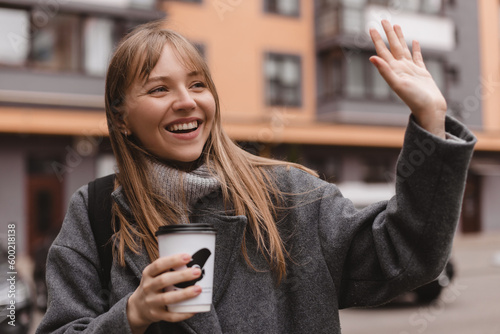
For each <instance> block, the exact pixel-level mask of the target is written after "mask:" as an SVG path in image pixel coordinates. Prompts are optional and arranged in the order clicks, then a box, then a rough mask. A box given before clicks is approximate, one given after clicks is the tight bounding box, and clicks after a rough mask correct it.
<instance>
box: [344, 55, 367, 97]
mask: <svg viewBox="0 0 500 334" xmlns="http://www.w3.org/2000/svg"><path fill="white" fill-rule="evenodd" d="M365 63H366V57H365V55H364V54H362V53H360V54H359V53H358V54H352V55H350V56H349V57H348V58H347V61H346V67H347V71H346V78H345V79H346V82H345V94H346V95H347V96H348V97H352V98H363V97H364V96H365V94H366V87H365V82H366V80H365V73H366V70H365Z"/></svg>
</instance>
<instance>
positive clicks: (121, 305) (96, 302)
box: [36, 186, 131, 334]
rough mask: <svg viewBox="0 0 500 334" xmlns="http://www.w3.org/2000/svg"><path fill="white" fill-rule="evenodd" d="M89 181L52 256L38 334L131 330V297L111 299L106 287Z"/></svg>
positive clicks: (75, 201) (72, 202)
mask: <svg viewBox="0 0 500 334" xmlns="http://www.w3.org/2000/svg"><path fill="white" fill-rule="evenodd" d="M87 196H88V194H87V187H86V186H84V187H82V188H80V189H79V190H78V191H77V192H76V193H75V194H74V195H73V196H72V198H71V200H70V204H69V208H68V212H67V214H66V217H65V219H64V222H63V226H62V228H61V231H60V233H59V235H58V236H57V238H56V240H55V241H54V243H53V245H52V246H51V248H50V250H49V254H48V259H47V273H46V277H47V289H48V295H49V301H48V309H47V312H46V314H45V316H44V317H43V319H42V322H41V323H40V325H39V327H38V329H37V332H36V333H37V334H43V333H51V334H53V333H103V334H104V333H116V332H120V333H131V330H130V327H129V323H128V319H127V314H126V313H127V311H126V309H127V301H128V297H129V296H130V294H129V295H127V296H126V297H124V298H122V299H120V300H119V301H118V302H117V303H115V304H114V305H112V306H111V307H110V306H109V305H108V303H109V297H110V292H109V291H108V290H106V289H103V288H102V287H101V283H100V280H99V274H98V268H99V256H98V253H97V249H96V243H95V240H94V237H93V234H92V230H91V228H90V222H89V219H88V211H87V202H88V200H87Z"/></svg>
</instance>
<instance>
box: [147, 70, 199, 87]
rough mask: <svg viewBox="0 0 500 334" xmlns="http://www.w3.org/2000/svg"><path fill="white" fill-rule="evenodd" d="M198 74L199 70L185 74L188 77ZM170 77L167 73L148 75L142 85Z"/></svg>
mask: <svg viewBox="0 0 500 334" xmlns="http://www.w3.org/2000/svg"><path fill="white" fill-rule="evenodd" d="M198 75H200V71H191V72H189V73H188V74H187V76H188V77H189V78H190V77H196V76H198ZM169 79H170V76H168V75H160V76H156V77H149V78H148V80H146V81H145V82H144V84H143V85H142V87H144V86H146V85H147V84H149V83H151V82H164V81H167V80H169Z"/></svg>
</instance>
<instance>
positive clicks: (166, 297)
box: [158, 285, 201, 306]
mask: <svg viewBox="0 0 500 334" xmlns="http://www.w3.org/2000/svg"><path fill="white" fill-rule="evenodd" d="M200 293H201V287H200V286H199V285H193V286H190V287H187V288H185V289H179V290H174V291H167V292H163V293H161V294H159V295H158V305H159V306H162V305H163V306H165V305H171V304H177V303H180V302H183V301H186V300H188V299H192V298H194V297H197V296H198V295H199V294H200Z"/></svg>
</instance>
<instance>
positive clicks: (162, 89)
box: [148, 86, 167, 94]
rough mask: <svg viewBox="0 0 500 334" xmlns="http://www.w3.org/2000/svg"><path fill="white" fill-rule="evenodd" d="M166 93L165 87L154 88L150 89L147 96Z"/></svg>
mask: <svg viewBox="0 0 500 334" xmlns="http://www.w3.org/2000/svg"><path fill="white" fill-rule="evenodd" d="M166 91H167V88H166V87H163V86H161V87H156V88H153V89H151V90H150V91H149V92H148V94H158V93H163V92H166Z"/></svg>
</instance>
